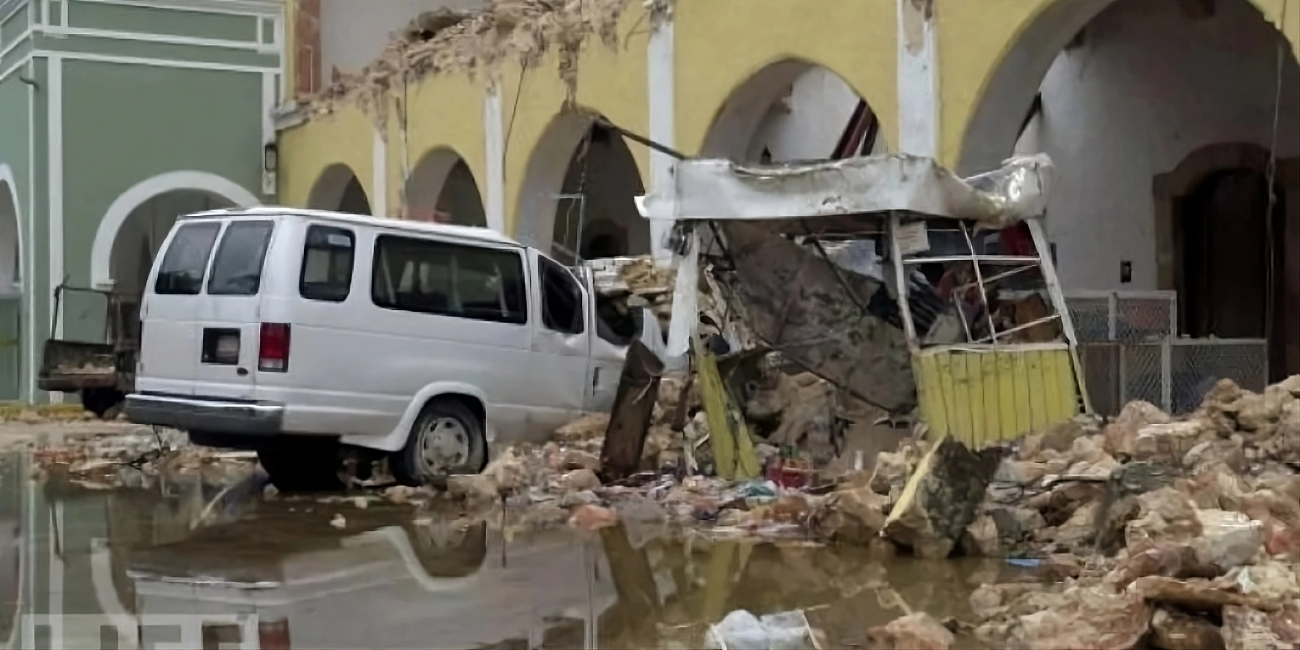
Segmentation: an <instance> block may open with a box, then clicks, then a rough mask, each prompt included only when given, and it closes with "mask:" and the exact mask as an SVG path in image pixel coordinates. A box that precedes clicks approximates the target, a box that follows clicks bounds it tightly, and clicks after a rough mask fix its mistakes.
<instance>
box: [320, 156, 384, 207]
mask: <svg viewBox="0 0 1300 650" xmlns="http://www.w3.org/2000/svg"><path fill="white" fill-rule="evenodd" d="M370 205H371V203H370V197H368V196H367V195H366V188H365V186H364V185H362V184H361V179H360V178H359V177H358V176H357V173H356V172H354V171H352V168H351V167H349V166H348V165H347V163H334V164H332V165H330V166H328V167H326V168H325V170H324V171H322V172H321V173H320V176H319V177H317V178H316V182H315V183H314V184H312V186H311V192H309V193H308V194H307V207H308V208H311V209H313V210H334V211H337V212H348V213H352V214H370Z"/></svg>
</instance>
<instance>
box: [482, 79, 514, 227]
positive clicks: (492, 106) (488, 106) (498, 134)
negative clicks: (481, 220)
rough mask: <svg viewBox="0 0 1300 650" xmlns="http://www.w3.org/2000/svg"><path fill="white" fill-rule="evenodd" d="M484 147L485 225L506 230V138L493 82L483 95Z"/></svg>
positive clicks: (497, 94)
mask: <svg viewBox="0 0 1300 650" xmlns="http://www.w3.org/2000/svg"><path fill="white" fill-rule="evenodd" d="M483 146H484V151H485V152H486V154H487V199H486V201H485V202H484V205H483V208H484V212H485V213H486V216H487V226H488V228H491V229H493V230H495V231H497V232H499V233H503V234H506V235H511V234H512V233H508V232H506V140H505V133H503V132H502V124H501V88H500V86H498V85H497V84H495V83H493V84H491V85H489V86H488V89H487V91H486V92H485V93H484V95H483Z"/></svg>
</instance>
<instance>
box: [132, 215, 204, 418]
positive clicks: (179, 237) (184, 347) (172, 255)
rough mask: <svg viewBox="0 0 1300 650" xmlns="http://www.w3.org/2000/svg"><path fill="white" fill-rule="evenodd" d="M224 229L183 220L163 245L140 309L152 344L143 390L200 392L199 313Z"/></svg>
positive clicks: (141, 377) (145, 348)
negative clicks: (196, 323)
mask: <svg viewBox="0 0 1300 650" xmlns="http://www.w3.org/2000/svg"><path fill="white" fill-rule="evenodd" d="M221 227H222V223H221V222H220V221H186V220H182V221H179V222H177V224H176V226H175V227H173V228H172V231H171V233H169V234H168V235H167V240H166V241H164V242H163V248H162V254H161V255H160V256H159V257H158V262H157V263H156V264H155V268H154V271H153V274H152V276H151V277H150V281H149V285H148V287H146V290H145V295H144V302H143V304H142V305H141V309H140V320H141V323H140V327H141V340H143V341H148V345H142V346H141V349H140V359H139V362H138V364H139V365H138V367H137V374H136V388H137V389H138V390H140V391H142V392H146V393H167V394H172V395H193V394H194V373H195V372H196V371H197V369H198V359H197V358H196V357H195V355H194V354H193V351H194V350H197V349H198V348H199V343H198V340H197V339H196V336H195V333H196V328H195V326H194V319H195V310H196V309H197V308H198V304H197V303H198V302H200V301H201V300H202V296H201V294H202V293H203V283H204V280H205V279H206V278H207V270H208V262H209V261H210V260H211V258H212V249H213V248H214V246H215V244H216V241H217V236H218V235H219V234H221Z"/></svg>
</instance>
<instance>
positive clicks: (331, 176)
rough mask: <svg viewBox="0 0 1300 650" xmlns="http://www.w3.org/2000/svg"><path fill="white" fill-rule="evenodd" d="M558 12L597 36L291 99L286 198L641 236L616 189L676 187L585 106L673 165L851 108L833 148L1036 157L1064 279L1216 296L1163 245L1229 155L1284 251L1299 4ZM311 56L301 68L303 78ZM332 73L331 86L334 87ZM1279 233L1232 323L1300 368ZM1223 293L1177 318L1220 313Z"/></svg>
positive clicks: (592, 8)
mask: <svg viewBox="0 0 1300 650" xmlns="http://www.w3.org/2000/svg"><path fill="white" fill-rule="evenodd" d="M330 1H331V0H297V2H290V3H287V9H286V11H287V12H288V15H287V16H286V20H285V24H286V26H287V27H288V29H287V31H288V32H289V33H288V35H287V39H288V41H289V42H290V48H289V49H290V51H295V50H296V51H297V52H298V55H297V56H290V57H286V58H287V59H288V60H289V64H288V66H289V68H288V69H287V70H286V71H285V76H286V78H288V79H297V80H298V82H299V83H298V84H297V85H298V87H299V90H303V88H306V89H307V90H308V91H311V90H316V89H319V88H320V87H322V86H323V85H325V81H324V79H323V77H327V76H331V75H326V74H323V73H322V71H321V70H320V68H321V64H320V62H319V61H315V62H313V61H312V60H311V59H310V57H309V55H304V54H303V52H307V53H310V52H312V51H315V50H317V49H319V47H320V45H319V42H313V43H307V44H305V43H304V42H303V40H304V39H313V38H316V39H317V41H318V40H319V39H318V37H317V36H316V33H317V32H319V30H320V25H317V26H316V27H315V28H313V29H308V30H305V31H304V30H303V29H295V28H294V27H295V26H301V25H304V24H310V23H311V21H307V22H306V23H305V22H304V20H303V15H301V12H303V11H314V12H315V14H314V15H313V16H310V18H311V19H312V20H314V21H316V22H317V23H322V24H324V26H325V29H327V30H328V28H329V26H330V22H331V21H332V20H333V21H338V20H345V18H343V17H340V16H339V15H338V14H337V11H334V12H333V13H331V11H332V10H326V11H325V12H324V13H321V10H320V8H319V7H320V3H321V2H325V3H328V2H330ZM336 1H338V0H336ZM352 4H364V3H352ZM305 6H306V7H311V8H310V9H306V10H305V9H304V7H305ZM568 6H569V7H570V10H574V9H573V8H575V7H581V8H582V11H581V15H577V16H568V17H567V18H565V20H567V21H568V22H569V23H572V24H577V25H587V26H588V30H589V31H593V33H591V34H589V35H587V36H586V37H585V38H583V39H581V40H580V43H579V42H578V41H577V40H575V39H571V40H568V41H565V40H564V39H562V38H552V39H551V41H552V42H551V43H550V45H549V47H547V46H545V45H544V43H545V41H546V40H547V39H546V38H524V39H522V41H523V42H526V43H531V47H532V48H534V49H530V47H529V46H520V45H519V43H520V42H521V39H520V38H519V34H521V33H527V31H528V29H529V26H528V25H526V24H524V23H518V24H516V25H515V27H514V32H510V31H509V29H508V28H503V27H501V26H500V24H498V26H497V28H498V29H500V30H501V32H502V33H503V34H506V36H504V37H502V39H503V41H508V42H509V45H503V46H502V52H504V54H500V55H499V56H494V55H487V54H483V53H482V51H481V50H480V51H479V54H478V55H477V56H476V57H474V60H473V61H472V62H471V63H464V57H462V58H461V61H462V62H461V63H460V64H458V65H448V66H444V68H446V69H448V70H447V71H444V72H434V73H420V74H415V73H412V74H410V75H408V76H407V78H406V80H405V81H404V82H402V81H400V75H399V76H398V77H393V76H392V75H389V76H388V77H386V80H385V81H383V82H382V83H381V84H380V86H384V87H385V89H384V90H382V91H380V92H373V91H370V92H367V93H363V95H364V96H365V97H366V98H367V99H366V101H356V100H351V99H348V98H347V97H346V96H345V97H341V98H336V99H334V100H331V101H329V102H324V101H321V100H320V99H319V98H315V99H314V98H313V95H311V94H310V92H308V93H306V94H304V93H301V92H300V93H298V94H296V95H295V94H293V93H292V92H291V93H290V95H289V97H288V99H289V100H291V101H289V102H287V103H286V106H283V107H282V109H281V110H280V111H279V113H278V114H277V118H276V119H277V131H278V152H279V169H278V188H277V189H278V196H279V200H280V202H281V203H283V204H286V205H290V206H298V207H313V208H322V209H346V210H350V211H359V212H369V213H373V214H376V215H383V216H390V217H402V216H406V217H412V218H430V217H429V215H430V214H434V215H436V214H437V213H439V212H441V213H444V215H443V217H441V218H445V219H450V220H453V221H461V222H464V223H473V224H477V225H486V226H488V227H492V228H495V229H497V230H500V231H502V232H505V233H506V234H509V235H511V236H513V237H515V238H516V239H518V240H519V241H521V242H524V243H527V244H530V245H534V246H537V247H539V248H542V249H543V250H548V251H549V252H551V253H552V254H554V255H556V256H557V259H559V258H564V257H565V256H570V257H571V256H572V255H574V254H581V255H582V256H583V257H599V256H602V255H608V254H625V253H645V252H651V251H652V250H658V249H659V247H660V246H661V242H662V236H663V235H664V233H662V232H649V228H650V226H649V225H647V224H646V222H645V220H644V219H639V218H638V217H636V214H635V210H634V208H633V204H632V197H633V196H635V195H637V194H641V193H644V192H646V191H648V190H651V189H653V188H654V187H655V186H657V185H660V184H662V183H666V182H668V181H669V180H670V174H671V169H672V157H671V156H669V155H667V154H665V153H660V152H656V151H653V150H652V149H651V148H649V147H647V146H645V145H644V144H641V143H638V142H636V141H634V140H632V139H628V138H623V137H619V136H617V135H615V136H614V137H613V138H610V137H609V136H608V134H602V133H600V131H601V129H599V128H593V123H595V122H596V121H597V118H600V119H603V120H607V121H608V122H610V123H612V124H614V125H616V126H617V127H619V128H620V129H624V130H626V131H628V132H631V133H635V134H638V135H641V136H644V137H645V138H648V139H649V140H651V141H654V142H656V143H658V144H661V145H663V146H664V147H666V148H668V149H671V150H675V151H677V152H680V153H682V154H685V155H687V156H704V157H726V158H732V159H737V160H748V161H757V160H781V159H787V160H788V159H796V158H827V157H830V156H831V152H832V150H834V149H835V148H836V146H837V142H840V141H841V140H842V138H841V133H844V134H846V137H847V134H848V133H849V132H850V131H852V126H853V123H852V119H851V116H850V113H852V112H853V104H854V101H855V100H860V101H861V102H863V105H864V106H865V107H866V108H867V109H868V112H869V113H870V115H871V116H872V117H873V119H872V120H871V133H872V134H873V137H872V138H871V139H872V142H871V143H869V144H867V145H865V146H864V147H863V148H862V149H860V150H855V151H854V152H851V153H855V154H856V153H867V152H868V149H867V148H866V147H868V146H869V147H871V148H870V151H872V152H882V151H889V152H905V153H912V154H918V155H925V156H931V157H934V158H936V159H938V160H939V161H940V162H941V163H942V164H944V165H945V166H947V167H950V168H953V169H955V170H957V171H958V172H959V173H961V174H974V173H979V172H982V171H987V170H989V169H992V168H994V167H996V166H997V165H998V164H999V163H1000V162H1001V161H1002V160H1004V159H1006V158H1008V157H1010V156H1011V155H1014V154H1016V153H1027V152H1033V151H1047V152H1049V153H1050V154H1051V155H1052V157H1053V160H1054V161H1055V162H1056V164H1057V169H1058V175H1059V178H1060V183H1059V184H1060V188H1059V189H1060V191H1059V192H1056V193H1055V194H1054V197H1053V203H1052V204H1051V205H1050V206H1049V211H1048V219H1047V227H1048V230H1049V234H1050V235H1051V238H1052V240H1053V243H1054V245H1056V244H1058V243H1059V247H1060V251H1059V255H1060V260H1059V265H1058V268H1059V269H1060V270H1061V271H1060V272H1061V275H1062V278H1063V283H1064V285H1065V286H1066V288H1067V289H1101V290H1126V289H1134V290H1150V291H1154V290H1167V291H1178V292H1179V294H1180V301H1182V298H1181V296H1182V295H1183V294H1184V293H1187V294H1188V295H1191V294H1196V295H1201V294H1204V295H1205V296H1211V294H1213V293H1214V290H1213V289H1212V288H1210V289H1206V288H1204V287H1200V288H1198V287H1193V286H1191V285H1190V284H1189V282H1190V281H1188V280H1186V278H1185V276H1186V275H1187V273H1186V272H1185V269H1186V268H1187V265H1188V264H1193V263H1197V262H1195V261H1194V260H1193V258H1192V257H1189V255H1190V253H1188V254H1184V252H1183V250H1182V248H1181V247H1183V246H1184V244H1183V243H1182V242H1183V240H1184V239H1186V236H1185V233H1183V232H1182V230H1181V229H1182V226H1181V225H1179V224H1180V223H1183V222H1185V221H1186V219H1185V217H1186V215H1183V214H1182V213H1181V212H1179V210H1182V209H1184V208H1180V207H1179V206H1185V205H1186V204H1188V202H1187V201H1183V200H1182V199H1183V198H1184V196H1191V194H1192V193H1194V191H1200V190H1197V189H1196V187H1199V186H1198V185H1197V184H1198V183H1201V181H1203V180H1205V179H1207V178H1209V177H1210V176H1213V175H1214V174H1215V173H1218V171H1222V170H1224V169H1238V168H1240V169H1246V170H1255V172H1257V173H1258V174H1259V175H1261V178H1262V177H1263V175H1265V174H1268V178H1269V179H1270V180H1275V181H1276V186H1277V188H1278V189H1277V191H1276V192H1275V193H1274V194H1275V195H1276V196H1277V197H1282V198H1280V199H1277V200H1276V201H1273V202H1271V203H1270V206H1273V205H1274V203H1276V206H1275V207H1277V209H1278V210H1279V211H1281V212H1285V213H1286V214H1283V215H1281V216H1280V217H1279V218H1278V220H1277V221H1276V223H1275V224H1274V225H1273V226H1270V227H1269V228H1272V230H1270V231H1269V232H1270V233H1271V234H1270V235H1269V237H1271V238H1272V239H1270V240H1269V241H1275V240H1277V239H1279V238H1280V239H1281V240H1295V241H1300V118H1297V117H1296V115H1300V88H1297V82H1296V80H1295V79H1292V77H1295V78H1296V79H1300V68H1297V67H1296V60H1297V57H1300V0H675V1H669V0H657V1H655V2H645V3H642V2H631V1H628V2H625V3H624V4H623V5H622V6H621V7H620V9H621V11H620V12H619V13H618V15H617V18H616V19H613V20H612V21H611V22H610V23H609V24H605V25H600V26H598V27H591V26H590V25H591V24H593V23H596V22H599V21H598V20H597V19H595V18H592V16H594V15H597V14H600V13H601V12H602V11H603V12H606V13H608V9H609V7H610V6H611V0H583V2H580V3H569V5H568ZM412 18H414V16H412ZM346 20H353V21H355V20H360V18H357V17H349V18H346ZM584 21H586V22H584ZM524 22H526V20H525V21H524ZM561 22H563V21H561ZM579 31H580V30H579ZM597 31H598V32H601V33H600V34H597V33H594V32H597ZM439 38H443V37H441V36H435V37H434V39H435V40H437V39H439ZM455 38H456V37H451V38H450V41H448V42H451V41H454V40H455ZM467 38H468V37H467ZM477 38H479V39H480V40H479V42H482V39H483V38H484V37H483V36H482V35H481V34H480V35H479V36H478V37H477ZM304 45H308V46H309V47H304ZM1144 48H1145V49H1144ZM326 49H328V48H326ZM391 58H392V57H390V59H391ZM521 58H524V59H527V60H528V61H529V65H526V66H525V65H522V64H521V63H520V59H521ZM326 63H327V64H328V62H326ZM303 66H310V67H313V70H312V71H308V72H310V73H311V74H314V75H316V77H317V80H316V81H310V80H309V81H308V82H307V83H306V84H305V86H304V84H303V83H302V78H303V77H304V69H303ZM395 66H396V67H400V64H394V63H392V62H391V61H390V62H389V63H388V64H387V67H388V68H393V67H395ZM814 72H815V73H818V74H820V75H821V76H816V75H813V73H814ZM566 75H567V76H568V81H566V79H565V77H566ZM306 76H310V74H309V75H306ZM372 77H373V75H372ZM341 78H343V79H344V80H345V81H344V82H343V83H342V84H339V85H337V86H336V87H335V90H338V89H339V88H345V89H346V87H347V86H348V84H349V83H352V82H350V81H347V79H348V77H347V75H343V77H341ZM287 85H289V86H293V85H294V84H292V83H290V84H287ZM327 94H328V93H327ZM336 94H337V93H336ZM345 94H346V93H345ZM841 95H844V96H847V97H849V99H847V100H845V99H842V98H840V96H841ZM809 98H811V99H809ZM827 98H832V99H834V101H831V99H827ZM295 101H296V102H297V106H296V107H295V104H294V102H295ZM801 102H803V104H801ZM808 102H811V104H810V103H808ZM818 102H820V103H818ZM812 104H817V106H816V107H815V108H816V110H811V109H810V110H805V108H806V107H807V106H812ZM819 111H820V112H819ZM794 122H800V123H799V124H794ZM787 127H788V128H787ZM756 138H757V139H762V140H763V141H762V142H758V141H757V140H756ZM854 146H857V145H856V144H855V145H854ZM1103 153H1104V154H1105V155H1102V154H1103ZM453 185H455V186H456V188H457V189H456V190H455V193H456V194H457V195H458V196H459V198H456V197H449V195H450V194H452V193H453V192H452V186H453ZM1054 189H1055V188H1054ZM1207 191H1208V190H1207ZM1238 202H1240V201H1238ZM575 214H576V215H577V216H576V217H575ZM466 215H468V216H466ZM433 218H439V217H436V216H435V217H433ZM1225 218H1227V217H1225ZM575 221H576V222H577V225H576V230H577V231H578V232H576V233H575V232H574V230H575ZM584 228H585V229H586V230H585V234H582V233H584V230H583V229H584ZM1277 228H1281V230H1277ZM1261 237H1262V235H1261ZM1261 241H1262V240H1261ZM1252 245H1254V244H1252ZM1260 245H1261V246H1273V244H1271V243H1269V244H1260ZM1294 248H1296V249H1297V250H1292V249H1291V248H1288V247H1286V246H1281V247H1280V248H1276V259H1277V260H1278V264H1279V265H1280V267H1279V268H1280V271H1276V272H1275V271H1269V272H1268V273H1269V274H1270V275H1269V276H1268V277H1269V278H1270V282H1271V283H1272V286H1274V289H1271V290H1269V291H1270V293H1269V294H1268V297H1266V298H1261V300H1263V301H1264V302H1267V303H1268V304H1269V305H1271V307H1268V308H1263V307H1261V309H1262V310H1263V311H1262V312H1261V313H1265V312H1267V313H1268V314H1269V316H1268V318H1273V319H1274V321H1273V322H1275V323H1276V326H1274V325H1273V324H1270V325H1268V326H1261V328H1259V329H1260V332H1258V333H1256V332H1254V331H1253V330H1252V331H1251V332H1244V331H1243V332H1236V333H1234V334H1232V335H1234V336H1247V335H1249V336H1257V337H1259V338H1264V337H1265V336H1266V335H1267V336H1268V337H1270V339H1274V338H1276V339H1278V341H1279V342H1278V343H1277V346H1276V347H1277V350H1275V352H1276V357H1275V361H1276V362H1280V363H1281V364H1282V365H1283V366H1285V365H1287V364H1290V365H1291V366H1292V367H1294V368H1295V369H1297V370H1300V336H1297V335H1286V334H1278V332H1279V331H1281V332H1285V331H1291V332H1300V246H1296V247H1294ZM1288 251H1289V252H1288ZM1054 254H1055V251H1054ZM1252 256H1254V257H1259V256H1258V254H1257V253H1252V254H1243V255H1240V256H1233V258H1234V259H1236V258H1237V257H1242V258H1249V257H1252ZM1189 260H1192V261H1189ZM1220 273H1222V274H1229V275H1231V274H1235V273H1237V271H1236V270H1233V269H1232V268H1229V267H1224V268H1223V270H1221V271H1220ZM1292 276H1294V278H1293V277H1292ZM1277 277H1281V278H1282V279H1280V280H1279V279H1277ZM1197 292H1199V293H1197ZM1219 293H1220V294H1224V293H1225V292H1224V291H1219ZM1229 293H1230V292H1229ZM1230 298H1231V296H1228V297H1223V296H1220V297H1219V298H1214V297H1213V296H1211V297H1207V298H1195V299H1194V300H1189V301H1187V305H1188V306H1186V307H1183V308H1185V309H1191V310H1193V311H1196V313H1202V312H1205V313H1212V312H1215V311H1216V310H1217V311H1219V312H1223V311H1234V310H1236V309H1237V308H1235V307H1229V306H1226V305H1227V303H1226V302H1223V301H1224V300H1228V301H1230ZM1196 300H1199V301H1200V302H1201V303H1203V304H1201V306H1199V307H1197V306H1194V305H1192V302H1195V301H1196ZM1215 301H1218V302H1215ZM1220 303H1222V304H1220ZM1279 313H1280V314H1282V315H1281V316H1278V315H1277V314H1279ZM1264 318H1265V317H1264V316H1261V317H1260V319H1257V320H1262V319H1264ZM1187 319H1189V322H1190V321H1195V320H1196V317H1195V315H1194V314H1193V315H1192V316H1188V317H1187ZM1225 327H1226V326H1225ZM1202 329H1205V328H1202ZM1228 329H1231V328H1228ZM1225 331H1226V330H1225ZM1189 333H1190V334H1191V335H1193V336H1208V335H1215V336H1227V335H1225V334H1222V333H1218V332H1213V331H1208V330H1207V331H1192V332H1189ZM1279 337H1280V338H1279Z"/></svg>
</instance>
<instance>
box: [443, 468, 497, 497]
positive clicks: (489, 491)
mask: <svg viewBox="0 0 1300 650" xmlns="http://www.w3.org/2000/svg"><path fill="white" fill-rule="evenodd" d="M447 492H448V494H450V495H451V496H452V497H455V498H458V499H464V500H466V501H468V502H470V503H471V504H474V503H477V504H482V503H487V502H490V501H495V500H496V499H498V498H499V497H500V495H501V493H500V491H499V488H498V486H497V482H496V480H495V479H493V478H492V477H491V476H488V475H487V474H456V475H453V476H449V477H447Z"/></svg>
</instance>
